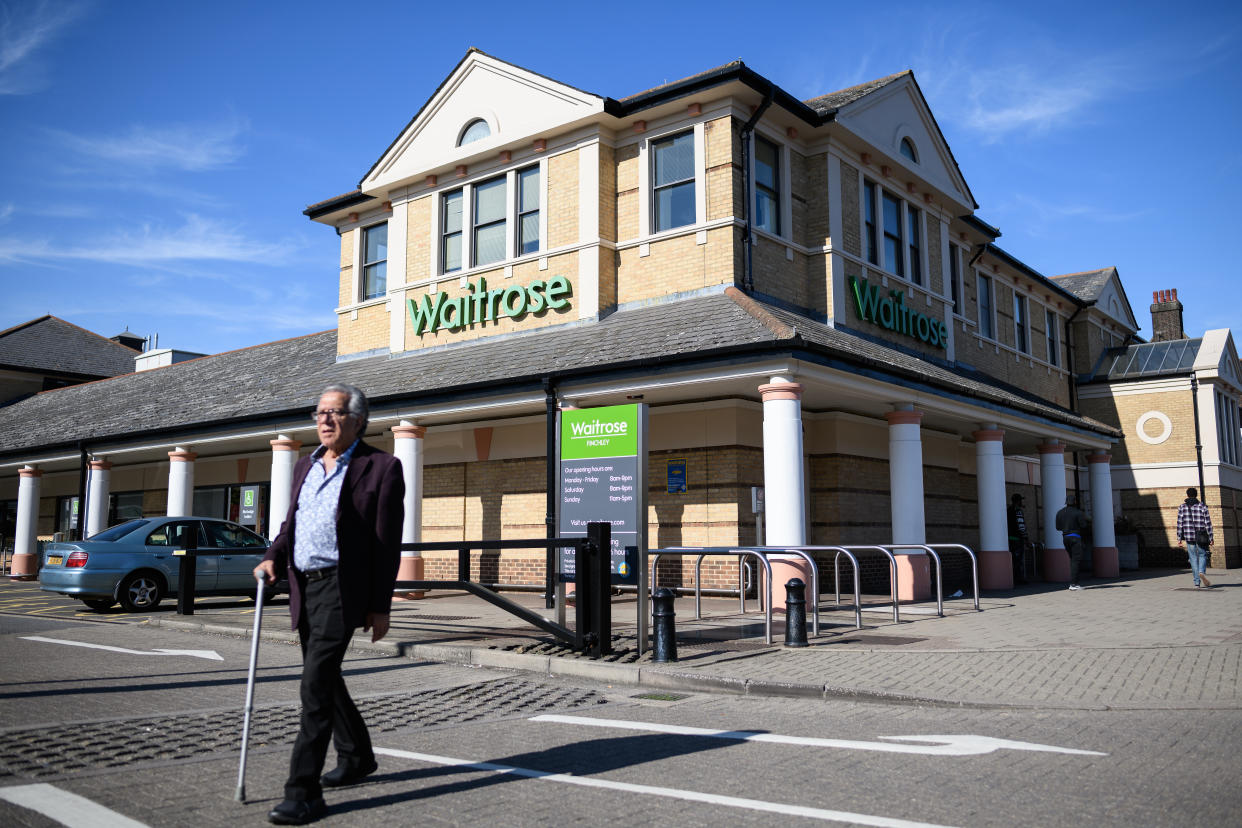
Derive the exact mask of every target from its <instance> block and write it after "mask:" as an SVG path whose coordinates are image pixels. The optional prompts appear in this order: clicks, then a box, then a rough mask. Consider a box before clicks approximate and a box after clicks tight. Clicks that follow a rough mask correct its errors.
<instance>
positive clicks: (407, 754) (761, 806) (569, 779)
mask: <svg viewBox="0 0 1242 828" xmlns="http://www.w3.org/2000/svg"><path fill="white" fill-rule="evenodd" d="M374 750H375V752H376V753H380V754H383V755H384V756H394V757H397V758H399V759H412V760H414V761H416V762H428V763H431V764H433V765H452V766H453V767H459V768H469V769H471V770H480V771H496V772H497V773H508V774H513V775H514V776H524V777H526V778H528V779H540V780H543V781H545V782H563V783H565V784H567V785H580V786H582V787H584V788H603V789H605V790H612V791H624V792H626V793H635V794H647V795H648V796H663V797H667V798H669V799H681V800H685V801H687V802H703V803H705V804H708V805H724V806H727V807H729V808H744V809H746V810H751V811H764V812H767V813H770V814H781V815H783V816H801V817H808V818H810V819H822V820H826V821H829V822H849V823H853V824H855V825H876V826H880V828H946V826H942V825H937V824H936V823H933V822H912V821H910V820H907V819H894V818H892V817H882V816H872V815H870V814H856V813H852V812H850V811H834V810H830V809H827V808H810V807H807V806H805V805H790V804H786V803H782V802H764V801H763V800H759V799H743V798H741V797H737V796H721V795H719V794H709V793H700V792H698V791H683V790H679V789H677V788H662V787H658V786H655V785H636V784H633V783H631V782H614V781H612V780H609V779H599V778H597V777H593V776H573V775H571V774H567V773H550V772H548V771H541V770H533V769H531V768H519V767H515V766H513V765H499V764H496V763H495V762H472V761H470V760H469V759H454V758H452V757H450V756H435V755H432V754H429V753H413V752H411V751H408V750H394V749H392V748H380V747H377V748H375V749H374Z"/></svg>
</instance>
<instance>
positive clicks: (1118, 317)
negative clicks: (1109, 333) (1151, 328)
mask: <svg viewBox="0 0 1242 828" xmlns="http://www.w3.org/2000/svg"><path fill="white" fill-rule="evenodd" d="M1095 307H1096V310H1099V311H1101V312H1102V313H1103V314H1104V315H1105V316H1108V317H1109V318H1110V319H1112V320H1114V321H1115V322H1117V323H1118V324H1120V325H1122V326H1123V327H1125V328H1128V329H1129V330H1131V331H1137V330H1138V329H1139V324H1138V320H1137V319H1135V318H1134V314H1133V313H1131V312H1130V302H1129V300H1128V299H1127V298H1126V294H1125V291H1124V289H1123V288H1122V287H1121V281H1120V280H1119V279H1118V278H1117V274H1116V272H1114V273H1112V274H1110V275H1109V277H1108V282H1107V283H1106V284H1105V285H1104V288H1103V289H1102V290H1101V291H1100V295H1099V297H1098V298H1097V299H1096V300H1095Z"/></svg>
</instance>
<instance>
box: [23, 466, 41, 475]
mask: <svg viewBox="0 0 1242 828" xmlns="http://www.w3.org/2000/svg"><path fill="white" fill-rule="evenodd" d="M17 476H18V477H42V476H43V470H42V469H36V468H35V467H34V466H22V467H21V468H20V469H18V470H17Z"/></svg>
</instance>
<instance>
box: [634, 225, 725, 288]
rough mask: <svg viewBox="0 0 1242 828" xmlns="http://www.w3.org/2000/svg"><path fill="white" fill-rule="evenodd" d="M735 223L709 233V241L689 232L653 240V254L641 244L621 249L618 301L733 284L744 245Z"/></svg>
mask: <svg viewBox="0 0 1242 828" xmlns="http://www.w3.org/2000/svg"><path fill="white" fill-rule="evenodd" d="M735 235H736V233H735V232H734V228H732V227H718V228H716V229H714V230H709V231H708V233H707V244H696V243H695V234H694V233H687V234H685V235H682V236H675V237H673V238H669V239H663V240H661V241H655V242H652V243H651V255H649V256H639V255H638V253H639V249H638V248H637V247H630V248H627V249H625V250H621V251H618V253H617V301H618V302H620V303H622V304H624V303H626V302H636V301H640V300H643V299H651V298H654V297H657V296H665V295H668V294H670V293H677V292H679V291H687V290H695V289H697V288H702V287H707V286H708V285H731V284H733V273H734V268H735V267H740V264H738V263H737V262H736V261H735V258H736V257H740V255H741V253H740V250H741V245H740V243H735V242H734V237H735Z"/></svg>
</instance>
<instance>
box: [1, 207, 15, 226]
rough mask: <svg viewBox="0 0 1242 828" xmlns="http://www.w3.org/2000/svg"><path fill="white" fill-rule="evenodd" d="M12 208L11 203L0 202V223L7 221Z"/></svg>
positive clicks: (11, 213)
mask: <svg viewBox="0 0 1242 828" xmlns="http://www.w3.org/2000/svg"><path fill="white" fill-rule="evenodd" d="M14 209H15V208H14V207H13V205H12V204H0V223H3V222H6V221H8V220H9V216H11V215H13V211H14Z"/></svg>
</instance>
